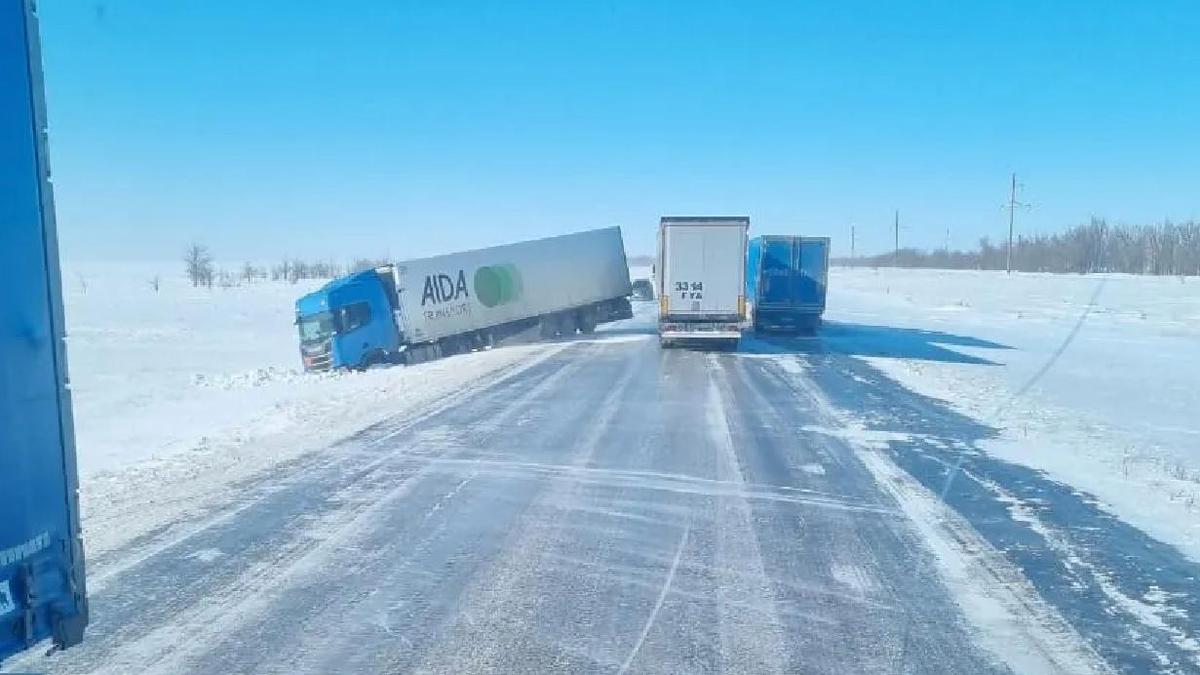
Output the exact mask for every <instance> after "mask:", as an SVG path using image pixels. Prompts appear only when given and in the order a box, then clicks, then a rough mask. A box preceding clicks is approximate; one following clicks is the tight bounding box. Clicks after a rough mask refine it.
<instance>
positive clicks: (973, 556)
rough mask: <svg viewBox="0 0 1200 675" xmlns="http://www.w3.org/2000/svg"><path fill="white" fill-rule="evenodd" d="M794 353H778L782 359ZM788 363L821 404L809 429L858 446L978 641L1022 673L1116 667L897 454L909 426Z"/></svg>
mask: <svg viewBox="0 0 1200 675" xmlns="http://www.w3.org/2000/svg"><path fill="white" fill-rule="evenodd" d="M789 360H790V359H786V358H778V357H777V359H776V365H781V364H783V363H785V362H787V361H789ZM781 370H782V371H783V372H785V373H790V374H792V376H793V377H792V382H793V383H794V384H795V385H796V386H797V387H799V388H802V389H803V390H805V391H806V392H807V393H808V395H809V396H810V398H811V399H812V400H813V401H814V402H815V403H816V404H817V414H818V418H819V420H820V421H821V424H820V425H817V426H808V427H805V429H806V430H808V431H812V432H816V433H820V434H823V435H826V436H830V437H832V438H837V439H839V440H841V441H843V442H845V443H847V444H848V445H850V447H852V448H854V449H855V450H856V451H857V455H858V457H859V459H860V460H861V461H862V463H863V465H864V466H865V467H866V468H867V469H868V470H869V471H870V472H871V474H872V476H873V477H874V479H875V482H876V483H877V484H878V485H879V486H880V488H881V489H882V490H884V491H885V492H887V493H888V494H890V495H891V496H892V497H893V498H894V499H895V500H896V503H897V504H898V505H899V506H900V508H901V510H902V511H903V512H904V514H905V515H906V516H907V517H908V521H909V522H910V523H911V524H912V527H913V528H914V530H915V531H916V533H917V534H918V535H919V536H920V538H921V541H922V542H923V543H924V544H925V545H926V546H927V547H928V550H929V551H930V553H932V554H933V559H934V561H935V563H936V565H937V569H938V572H939V575H940V576H941V578H942V579H943V581H945V583H946V585H947V587H948V588H949V590H950V591H951V597H953V598H954V600H955V602H956V603H957V604H958V606H959V607H960V608H961V609H962V612H963V615H964V616H965V617H966V619H967V621H968V622H970V624H971V626H972V628H973V629H974V633H975V635H976V637H977V639H978V641H979V644H980V645H981V646H983V647H984V648H985V649H987V650H988V651H989V652H990V653H991V654H992V655H993V656H994V657H995V658H996V660H997V661H998V662H1000V663H1004V664H1006V665H1007V666H1009V668H1011V669H1012V670H1013V672H1017V673H1110V672H1112V670H1111V668H1109V666H1108V665H1107V664H1105V663H1104V660H1103V659H1101V658H1100V657H1099V655H1097V654H1096V652H1095V651H1094V650H1093V649H1092V648H1091V647H1090V646H1089V645H1088V643H1087V642H1086V641H1085V640H1084V639H1083V638H1082V636H1080V635H1079V633H1078V632H1077V631H1076V630H1075V629H1074V628H1072V627H1071V625H1070V624H1069V623H1068V622H1067V621H1066V620H1065V619H1064V618H1063V616H1062V615H1061V614H1060V613H1059V612H1058V611H1057V610H1056V609H1054V608H1053V607H1052V606H1050V605H1049V604H1047V603H1046V601H1045V600H1044V599H1043V598H1042V597H1041V595H1039V594H1038V592H1037V589H1036V588H1034V587H1033V585H1032V584H1031V583H1030V582H1029V580H1028V579H1026V578H1025V576H1024V575H1023V574H1022V573H1021V571H1020V570H1019V569H1017V568H1016V567H1014V566H1013V564H1012V563H1011V562H1010V561H1009V560H1008V559H1007V558H1006V557H1005V555H1004V554H1003V553H1001V552H1000V551H998V550H996V548H995V547H993V546H992V545H991V544H989V543H988V542H987V541H986V540H985V539H984V538H983V537H982V536H980V535H979V534H978V533H977V532H976V531H975V529H974V528H973V527H971V525H970V523H968V522H966V521H965V520H964V519H963V518H962V517H961V516H959V515H958V514H957V513H956V512H955V511H954V510H953V509H952V508H950V507H949V506H947V505H946V503H945V502H943V501H942V500H941V499H940V498H939V497H938V495H936V494H934V493H932V492H930V491H929V490H928V489H926V488H925V487H924V486H923V485H921V484H920V483H919V482H918V481H917V480H916V479H914V478H913V477H912V476H910V475H909V474H908V473H907V472H906V471H905V470H904V469H902V468H901V467H900V466H898V465H897V464H896V463H895V462H894V461H892V459H891V458H890V457H889V455H888V454H887V452H886V450H887V448H888V445H889V443H890V442H892V441H895V440H899V439H902V438H904V437H905V435H904V434H898V433H895V432H880V431H873V430H869V429H867V428H866V427H865V426H864V425H863V424H862V421H861V420H859V419H856V418H855V417H854V415H853V414H852V413H850V412H847V411H842V410H839V409H838V408H837V407H835V406H834V405H833V404H832V403H830V402H829V400H828V399H827V398H826V397H825V396H824V394H823V393H822V392H821V391H820V390H819V389H817V388H816V387H815V386H814V385H813V384H812V383H811V381H809V380H808V378H807V377H804V376H796V375H795V373H792V371H790V370H788V369H784V368H781Z"/></svg>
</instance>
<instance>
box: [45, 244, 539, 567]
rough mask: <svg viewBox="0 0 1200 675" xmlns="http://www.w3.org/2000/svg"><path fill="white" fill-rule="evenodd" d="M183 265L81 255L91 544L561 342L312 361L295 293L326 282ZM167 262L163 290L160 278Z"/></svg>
mask: <svg viewBox="0 0 1200 675" xmlns="http://www.w3.org/2000/svg"><path fill="white" fill-rule="evenodd" d="M178 267H179V265H178V264H175V265H160V266H155V265H142V264H115V263H113V264H69V263H68V264H66V265H65V266H64V275H63V276H64V295H65V301H66V311H67V331H68V336H69V337H68V344H69V349H70V351H69V359H70V373H71V380H72V391H73V402H74V409H75V426H76V436H77V445H78V454H79V466H80V474H81V480H82V482H83V488H84V489H83V500H84V503H83V509H84V518H85V529H86V530H87V541H88V547H89V551H90V552H91V553H92V554H96V553H102V552H104V551H106V550H110V549H112V548H114V547H117V546H120V545H121V544H122V543H124V542H126V541H129V540H130V539H132V538H134V537H136V536H137V535H138V534H140V533H142V532H145V531H147V530H148V529H150V528H152V527H155V526H157V525H160V524H162V523H166V522H172V521H174V520H177V519H178V518H179V517H180V516H181V515H185V514H186V513H195V512H198V511H200V510H202V509H203V508H204V505H205V503H206V502H207V501H208V499H210V498H212V497H215V496H217V494H218V493H219V492H220V490H221V489H222V488H223V487H224V486H226V485H228V484H229V483H231V482H233V481H236V480H238V479H239V478H244V477H246V476H248V475H250V474H251V473H253V472H256V471H262V470H265V469H268V468H269V467H271V466H273V465H275V464H277V463H279V462H283V461H286V460H288V459H292V458H295V457H296V456H298V455H300V454H303V453H305V452H307V451H310V450H313V449H318V448H321V447H325V446H327V445H329V444H330V443H332V442H334V441H336V440H338V439H340V438H342V437H344V436H347V435H349V434H351V433H354V432H356V431H358V430H360V429H362V428H365V427H367V426H369V425H371V424H372V423H374V422H377V421H379V420H381V419H383V418H384V417H387V416H391V415H398V414H404V413H405V412H406V411H410V410H413V409H414V408H417V407H420V406H424V405H428V404H433V403H436V402H437V401H438V400H439V399H442V398H445V397H448V396H451V395H453V394H456V393H458V392H461V391H464V390H469V389H471V388H472V387H473V386H477V385H478V384H480V382H481V378H483V379H486V378H485V376H487V375H489V374H491V373H496V372H499V371H504V370H505V369H509V368H511V367H516V366H517V365H518V364H521V365H528V364H529V363H531V362H535V361H536V360H537V357H539V356H547V355H549V354H551V353H553V351H555V350H556V349H558V348H559V346H556V345H547V344H540V345H539V344H532V345H519V346H507V347H503V348H500V349H495V350H492V351H489V352H482V353H477V354H470V355H465V356H461V357H456V358H454V359H447V360H443V361H439V362H434V363H427V364H422V365H420V366H416V367H412V368H389V369H377V370H372V371H369V372H366V373H348V374H305V373H303V372H302V369H301V367H300V363H299V357H298V355H297V346H296V336H295V328H294V327H293V325H292V319H293V302H294V301H295V299H296V298H297V297H299V296H300V295H302V294H303V293H305V292H307V291H308V290H310V289H311V288H314V287H316V286H319V285H320V283H321V282H303V283H301V284H297V285H291V284H287V283H276V282H266V281H263V282H257V283H253V284H248V285H244V286H240V287H234V288H213V289H211V290H210V289H206V288H200V289H196V288H192V287H191V286H190V285H189V284H188V283H187V282H186V280H184V279H183V278H181V277H180V276H179V275H177V274H174V275H173V274H168V273H166V272H169V271H176V272H177V271H178V270H176V269H175V268H178ZM160 273H161V274H162V279H161V285H160V289H159V291H158V292H155V290H154V288H153V287H152V286H151V284H150V283H149V280H150V279H151V278H153V277H154V276H155V275H156V274H160Z"/></svg>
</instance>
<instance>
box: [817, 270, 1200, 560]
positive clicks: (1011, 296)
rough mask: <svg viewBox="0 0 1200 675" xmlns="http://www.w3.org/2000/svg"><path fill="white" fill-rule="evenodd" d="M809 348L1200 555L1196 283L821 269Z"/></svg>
mask: <svg viewBox="0 0 1200 675" xmlns="http://www.w3.org/2000/svg"><path fill="white" fill-rule="evenodd" d="M827 319H828V320H829V322H830V323H829V325H828V326H827V328H826V330H825V331H824V336H823V339H824V340H825V341H826V343H827V344H829V345H830V346H831V347H832V348H834V349H836V350H837V351H844V352H846V353H850V354H855V355H859V356H863V357H865V358H867V359H868V360H869V361H870V362H871V363H872V364H874V365H875V366H877V367H879V368H881V369H882V370H884V372H886V373H887V374H889V375H890V376H892V377H894V378H896V379H897V380H899V381H900V382H901V383H902V384H904V385H905V386H907V387H909V388H911V389H914V390H915V391H917V392H919V393H922V394H926V395H930V396H934V397H936V398H940V399H944V400H946V401H949V402H951V403H952V404H953V405H954V406H955V407H956V408H957V409H959V410H960V411H961V412H964V413H965V414H967V415H969V416H971V417H973V418H976V419H978V420H980V421H981V422H983V423H985V424H987V425H989V426H991V427H994V428H996V429H998V430H1000V434H999V436H998V437H997V438H995V439H993V440H989V441H986V442H985V444H984V447H985V449H986V450H987V451H989V452H991V453H993V454H995V455H996V456H998V457H1001V458H1003V459H1006V460H1009V461H1014V462H1018V463H1022V464H1025V465H1028V466H1031V467H1034V468H1037V469H1040V470H1043V471H1045V472H1046V473H1047V474H1048V475H1049V476H1051V477H1052V478H1054V479H1055V480H1058V481H1061V482H1064V483H1067V484H1069V485H1071V486H1074V487H1076V488H1078V489H1080V490H1083V491H1085V492H1088V493H1091V494H1092V495H1094V496H1096V497H1097V498H1099V499H1100V500H1102V502H1103V503H1104V505H1105V506H1106V508H1108V509H1110V510H1111V511H1112V512H1113V513H1115V514H1117V515H1118V516H1119V517H1121V518H1122V519H1124V520H1126V521H1127V522H1130V523H1131V524H1133V525H1135V526H1137V527H1138V528H1140V529H1143V530H1145V531H1147V532H1149V533H1150V534H1151V535H1152V536H1154V537H1156V538H1158V539H1160V540H1162V541H1164V542H1167V543H1170V544H1173V545H1175V546H1177V547H1179V548H1180V549H1181V550H1182V551H1184V552H1185V554H1187V555H1189V556H1190V557H1192V558H1193V559H1196V560H1200V386H1198V384H1197V383H1198V382H1200V279H1197V278H1186V279H1179V278H1175V277H1167V278H1162V277H1138V276H1129V275H1089V276H1069V275H1050V274H1044V275H1043V274H1014V275H1012V276H1007V275H1005V274H1003V273H996V272H970V271H965V272H960V271H934V270H890V269H880V270H877V271H876V270H870V269H834V270H833V271H832V274H831V281H830V297H829V311H828V313H827Z"/></svg>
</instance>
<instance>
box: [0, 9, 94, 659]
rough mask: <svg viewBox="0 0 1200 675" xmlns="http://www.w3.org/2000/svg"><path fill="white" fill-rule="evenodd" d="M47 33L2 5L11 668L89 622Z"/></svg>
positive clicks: (3, 574) (1, 651)
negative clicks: (53, 171)
mask: <svg viewBox="0 0 1200 675" xmlns="http://www.w3.org/2000/svg"><path fill="white" fill-rule="evenodd" d="M36 26H37V24H36V22H35V20H34V15H33V13H32V9H31V7H30V6H29V4H27V3H26V2H13V1H8V2H0V157H3V158H4V159H3V161H0V270H3V272H4V278H5V279H7V280H8V281H9V283H7V284H5V298H4V302H2V303H0V660H2V659H4V658H5V657H7V656H10V655H12V654H13V653H15V652H18V651H21V650H23V649H26V648H28V647H30V646H32V645H33V644H34V643H36V642H38V641H40V640H43V639H45V638H48V637H54V638H55V642H56V643H57V644H58V645H59V646H63V647H65V646H70V645H71V644H74V643H76V642H78V641H79V640H80V639H81V638H82V634H83V626H84V624H85V623H86V622H87V602H86V599H85V594H84V583H83V582H84V579H83V552H82V545H81V542H80V539H79V532H80V530H79V509H78V495H77V477H76V469H75V445H74V431H73V427H72V419H71V399H70V395H69V391H68V389H67V384H66V372H67V371H66V367H67V366H66V350H65V348H64V343H63V336H64V332H63V311H62V300H61V295H60V274H59V269H58V244H57V241H56V239H55V233H54V213H53V202H52V197H51V194H50V184H49V181H48V180H47V178H48V169H47V168H46V162H45V153H44V151H45V146H44V136H43V133H44V129H45V116H44V114H43V110H44V108H43V102H42V101H43V99H42V89H41V87H42V83H41V77H40V67H41V63H40V58H39V56H38V52H37V46H36V39H37V32H36V31H37V27H36Z"/></svg>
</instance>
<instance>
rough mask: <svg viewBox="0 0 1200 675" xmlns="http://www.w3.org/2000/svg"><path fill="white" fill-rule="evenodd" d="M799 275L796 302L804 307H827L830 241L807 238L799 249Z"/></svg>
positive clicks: (797, 276) (801, 241)
mask: <svg viewBox="0 0 1200 675" xmlns="http://www.w3.org/2000/svg"><path fill="white" fill-rule="evenodd" d="M797 248H798V249H799V250H798V256H799V265H798V267H799V274H797V275H796V291H795V293H796V302H797V303H799V304H801V305H804V306H810V307H811V306H816V307H820V308H822V309H824V307H825V290H826V289H825V287H826V284H827V281H828V278H829V240H828V239H825V238H805V239H801V240H800V244H799V246H798V247H797Z"/></svg>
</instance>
